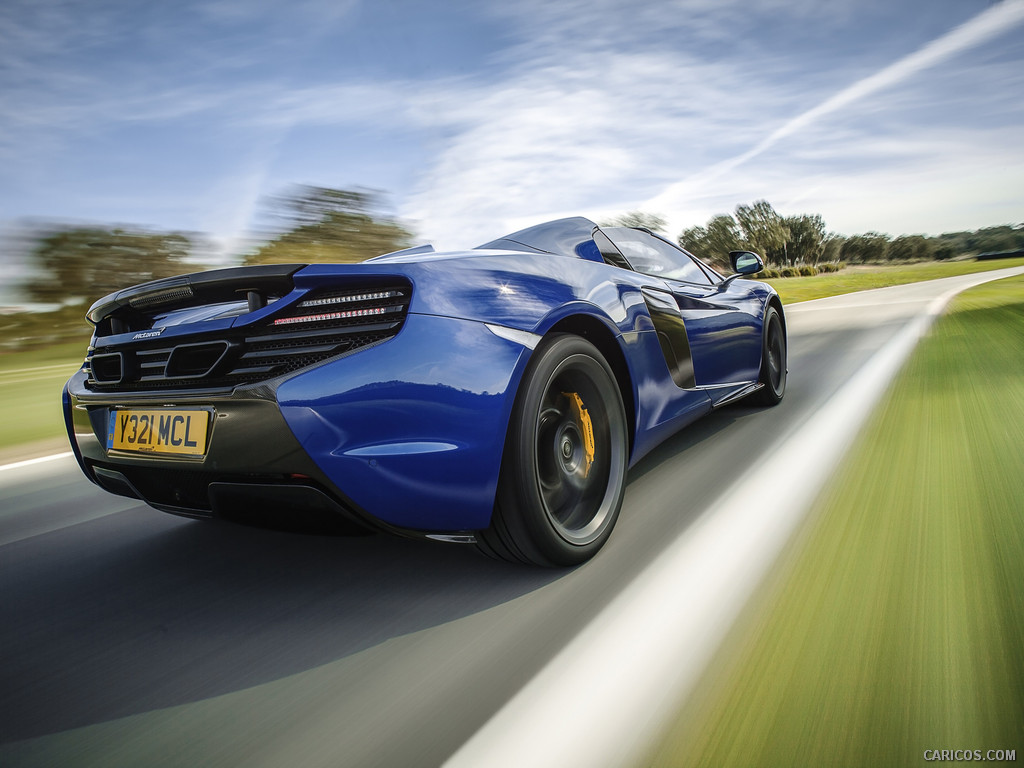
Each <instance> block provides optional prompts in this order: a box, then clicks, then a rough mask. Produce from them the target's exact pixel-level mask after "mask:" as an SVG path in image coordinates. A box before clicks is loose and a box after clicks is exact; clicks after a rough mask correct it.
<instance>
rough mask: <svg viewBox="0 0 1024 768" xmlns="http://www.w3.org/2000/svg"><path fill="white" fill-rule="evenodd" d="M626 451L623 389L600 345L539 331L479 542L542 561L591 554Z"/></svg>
mask: <svg viewBox="0 0 1024 768" xmlns="http://www.w3.org/2000/svg"><path fill="white" fill-rule="evenodd" d="M627 453H628V438H627V435H626V416H625V411H624V409H623V406H622V398H621V396H620V394H619V388H618V385H617V384H616V382H615V378H614V375H613V374H612V371H611V368H609V366H608V364H607V362H605V360H604V358H603V357H602V356H601V353H600V352H598V351H597V348H596V347H594V345H592V344H591V343H590V342H588V341H585V340H584V339H581V338H579V337H577V336H568V335H558V336H553V337H550V338H547V339H545V340H544V341H542V342H541V344H540V345H539V346H538V347H537V350H536V351H535V352H534V356H533V359H532V360H531V361H530V364H529V366H528V367H527V370H526V374H525V375H524V377H523V382H522V384H521V386H520V389H519V393H518V395H517V396H516V401H515V405H514V407H513V411H512V418H511V421H510V423H509V429H508V436H507V439H506V442H505V453H504V457H503V459H502V468H501V476H500V478H499V481H498V495H497V501H496V504H495V509H494V515H493V517H492V522H491V527H490V528H488V529H487V530H486V531H482V532H481V533H480V534H479V535H478V537H477V538H478V543H479V546H480V548H481V549H482V550H484V551H485V552H486V553H487V554H490V555H492V556H495V557H499V558H501V559H506V560H517V561H521V562H527V563H533V564H537V565H546V566H568V565H575V564H577V563H581V562H583V561H585V560H587V559H589V558H590V557H592V556H593V555H594V553H596V552H597V551H598V550H599V549H600V548H601V547H602V546H603V545H604V543H605V541H606V540H607V539H608V536H609V535H610V534H611V531H612V527H613V526H614V525H615V520H616V518H617V517H618V514H619V508H620V507H621V505H622V496H623V493H624V491H625V485H626V465H627Z"/></svg>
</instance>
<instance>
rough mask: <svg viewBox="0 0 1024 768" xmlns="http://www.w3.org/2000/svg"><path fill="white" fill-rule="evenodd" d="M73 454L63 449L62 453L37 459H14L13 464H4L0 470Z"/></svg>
mask: <svg viewBox="0 0 1024 768" xmlns="http://www.w3.org/2000/svg"><path fill="white" fill-rule="evenodd" d="M74 455H75V454H74V453H72V452H71V451H65V452H64V453H53V454H50V455H49V456H40V457H39V458H37V459H25V460H24V461H16V462H14V463H13V464H4V465H2V466H0V472H6V471H7V470H9V469H21V468H22V467H31V466H32V465H33V464H42V463H44V462H47V461H53V460H54V459H63V458H65V457H67V456H74Z"/></svg>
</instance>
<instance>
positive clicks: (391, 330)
mask: <svg viewBox="0 0 1024 768" xmlns="http://www.w3.org/2000/svg"><path fill="white" fill-rule="evenodd" d="M411 293H412V290H411V287H410V286H409V285H408V284H405V283H398V284H395V283H391V284H388V285H383V286H381V285H376V286H367V287H362V288H357V289H350V290H346V291H341V292H339V291H335V292H330V293H327V292H321V293H312V294H310V295H308V296H307V297H305V298H304V299H303V300H302V301H299V302H295V303H293V304H291V305H289V306H287V307H283V308H282V309H280V310H279V311H278V312H276V313H275V314H274V315H273V316H271V317H270V318H268V319H267V320H266V321H265V322H263V323H262V324H261V325H259V326H250V327H247V328H244V329H238V330H236V331H233V332H231V333H225V332H224V331H220V332H218V333H216V334H196V335H194V336H189V337H184V338H181V339H180V340H177V341H178V343H176V344H174V345H171V346H168V345H167V340H164V344H163V345H159V343H157V344H154V343H153V342H152V341H150V342H149V345H148V346H146V343H147V342H146V341H140V342H139V343H137V344H131V343H129V344H122V345H117V346H107V347H104V346H98V347H97V349H96V350H95V352H94V353H93V356H92V359H91V361H90V367H89V369H88V370H89V371H90V375H89V380H88V387H89V388H90V389H92V390H93V391H96V392H138V391H151V390H161V389H186V388H187V389H229V388H231V387H234V386H237V385H239V384H251V383H256V382H260V381H266V380H267V379H272V378H274V377H277V376H282V375H284V374H287V373H293V372H295V371H299V370H301V369H303V368H306V367H308V366H311V365H316V364H317V363H321V362H323V361H325V360H328V359H330V358H332V357H337V356H339V355H343V354H346V353H349V352H354V351H356V350H358V349H362V348H364V347H367V346H370V345H372V344H377V343H379V342H381V341H386V340H387V339H390V338H392V337H393V336H395V335H396V334H397V333H398V331H399V330H401V327H402V324H403V323H404V322H405V317H406V314H407V313H408V310H409V299H410V295H411ZM115 364H116V369H117V370H116V373H115ZM115 375H117V377H116V378H115Z"/></svg>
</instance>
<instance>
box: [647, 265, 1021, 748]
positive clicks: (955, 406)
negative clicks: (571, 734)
mask: <svg viewBox="0 0 1024 768" xmlns="http://www.w3.org/2000/svg"><path fill="white" fill-rule="evenodd" d="M1021 339H1024V278H1020V277H1017V278H1009V279H1007V280H1000V281H998V282H994V283H990V284H987V285H984V286H980V287H977V288H974V289H971V290H969V291H967V292H965V293H964V294H961V296H959V297H958V298H957V299H956V300H955V301H954V304H953V305H952V306H951V308H950V311H949V313H948V314H947V315H946V316H944V317H943V318H940V320H939V321H938V323H937V324H936V326H935V327H934V330H933V332H932V334H931V335H930V336H929V337H928V338H926V339H924V340H923V341H922V343H921V345H920V346H919V347H918V349H917V350H916V351H915V353H914V355H913V356H912V358H911V360H910V361H909V363H908V365H907V367H906V368H905V369H904V371H903V372H902V373H901V375H900V376H899V377H898V378H897V381H896V382H895V383H894V386H893V388H892V389H891V390H890V392H889V394H888V395H887V397H886V400H885V402H884V404H883V405H882V407H880V408H879V409H878V411H877V412H876V414H875V415H874V416H873V417H872V419H871V421H870V423H869V426H868V427H867V428H866V430H865V432H864V433H863V434H862V435H861V437H860V438H859V441H858V444H857V446H856V447H855V448H854V450H853V451H852V452H851V454H850V455H849V457H848V459H847V461H846V462H845V465H844V469H843V470H842V471H841V472H840V473H839V475H838V476H837V477H836V479H835V480H834V481H833V483H832V485H831V486H830V488H829V489H827V490H826V491H825V492H824V493H823V494H822V496H821V498H820V499H819V501H818V503H817V505H816V508H815V509H814V510H813V511H812V513H811V517H810V518H809V520H810V521H811V523H810V524H809V525H808V526H807V527H806V529H805V531H804V532H803V533H802V534H801V535H800V536H799V537H798V538H797V540H796V541H794V542H793V543H792V544H791V545H790V548H789V550H788V552H787V553H786V556H785V557H784V558H782V560H781V561H780V566H779V567H777V569H776V570H775V572H774V573H773V575H772V577H771V578H770V579H769V580H768V581H767V582H766V584H765V585H764V586H763V588H762V590H761V593H760V594H759V595H758V596H757V597H756V599H755V600H754V601H753V602H752V603H751V605H750V606H749V607H748V609H747V611H746V612H745V615H744V617H743V618H742V619H741V621H740V622H739V624H738V625H737V627H736V628H735V629H734V631H733V632H732V633H731V636H730V639H729V640H728V641H727V642H726V644H725V645H724V646H723V648H722V649H721V650H720V651H719V654H718V656H717V658H716V659H715V661H714V662H713V664H712V665H711V666H710V667H709V671H708V672H707V673H706V674H705V676H704V679H703V680H702V681H701V683H700V684H699V686H698V688H697V690H696V691H695V692H694V695H693V696H691V698H690V699H689V701H688V702H687V703H686V705H685V706H684V707H683V710H682V712H681V714H680V717H679V719H678V721H677V725H676V726H675V728H674V730H673V731H672V732H671V733H670V734H669V735H668V737H667V739H666V740H665V742H664V743H663V744H662V745H661V746H660V747H659V749H658V751H657V753H656V754H653V755H652V756H651V759H650V760H649V761H648V762H646V763H645V765H654V766H673V768H675V767H676V766H690V765H707V766H752V765H808V766H810V765H814V766H818V765H844V766H845V765H916V764H919V763H921V762H922V761H923V760H924V751H925V750H928V749H940V750H941V749H970V750H975V749H980V750H982V754H984V753H985V751H987V750H989V749H1015V750H1016V752H1017V755H1018V756H1019V755H1021V754H1022V752H1024V601H1022V600H1021V586H1022V585H1024V515H1022V514H1021V510H1024V472H1022V471H1021V466H1022V465H1021V456H1022V455H1024V354H1022V344H1021ZM1018 759H1019V758H1018Z"/></svg>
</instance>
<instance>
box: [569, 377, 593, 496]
mask: <svg viewBox="0 0 1024 768" xmlns="http://www.w3.org/2000/svg"><path fill="white" fill-rule="evenodd" d="M562 394H563V395H565V396H566V397H568V398H569V402H570V403H572V411H573V415H574V416H575V418H576V426H578V427H579V428H580V432H581V433H582V434H583V453H584V462H585V463H584V465H583V476H584V477H587V476H588V475H589V474H590V467H591V465H592V464H593V463H594V423H593V422H592V421H591V420H590V414H589V413H588V412H587V409H586V408H584V407H583V400H582V399H581V398H580V396H579V395H578V394H577V393H576V392H563V393H562Z"/></svg>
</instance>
